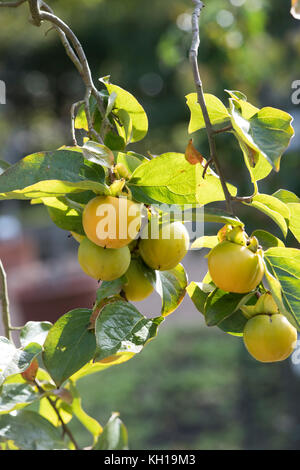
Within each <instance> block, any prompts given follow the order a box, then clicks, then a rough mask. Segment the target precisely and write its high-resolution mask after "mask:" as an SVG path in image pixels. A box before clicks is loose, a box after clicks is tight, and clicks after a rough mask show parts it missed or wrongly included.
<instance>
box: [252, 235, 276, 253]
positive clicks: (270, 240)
mask: <svg viewBox="0 0 300 470" xmlns="http://www.w3.org/2000/svg"><path fill="white" fill-rule="evenodd" d="M251 237H256V238H257V239H258V241H259V244H260V245H261V246H262V248H263V250H264V251H265V250H267V249H268V248H272V247H273V246H284V243H283V242H282V241H281V240H280V239H279V238H277V237H275V236H274V235H272V233H269V232H267V231H266V230H254V232H253V233H252V235H251Z"/></svg>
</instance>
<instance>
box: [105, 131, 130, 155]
mask: <svg viewBox="0 0 300 470" xmlns="http://www.w3.org/2000/svg"><path fill="white" fill-rule="evenodd" d="M104 143H105V145H106V146H107V147H108V148H110V149H111V150H120V151H121V152H122V151H124V150H125V147H126V142H125V141H124V139H123V137H121V136H120V135H118V134H117V133H116V132H113V131H109V132H108V133H107V134H106V136H105V138H104Z"/></svg>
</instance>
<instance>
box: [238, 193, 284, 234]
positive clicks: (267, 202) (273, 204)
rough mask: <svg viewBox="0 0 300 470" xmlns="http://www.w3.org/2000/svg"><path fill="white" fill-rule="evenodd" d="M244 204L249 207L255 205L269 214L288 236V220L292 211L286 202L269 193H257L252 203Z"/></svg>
mask: <svg viewBox="0 0 300 470" xmlns="http://www.w3.org/2000/svg"><path fill="white" fill-rule="evenodd" d="M244 204H245V205H247V206H249V207H254V208H255V209H258V210H259V211H261V212H263V213H264V214H266V215H268V216H269V217H270V218H271V219H273V220H274V222H275V223H276V224H277V225H278V227H279V228H280V229H281V231H282V233H283V235H284V237H286V235H287V232H288V225H287V221H288V220H289V218H290V211H289V208H288V207H287V205H286V204H284V202H281V201H280V200H279V199H277V198H276V197H273V196H270V195H268V194H257V195H256V196H254V198H253V200H252V202H251V203H250V204H248V203H244Z"/></svg>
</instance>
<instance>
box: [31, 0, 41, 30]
mask: <svg viewBox="0 0 300 470" xmlns="http://www.w3.org/2000/svg"><path fill="white" fill-rule="evenodd" d="M28 3H29V8H30V13H31V17H32V21H31V22H32V24H34V25H35V26H41V18H40V9H39V5H40V2H39V0H28Z"/></svg>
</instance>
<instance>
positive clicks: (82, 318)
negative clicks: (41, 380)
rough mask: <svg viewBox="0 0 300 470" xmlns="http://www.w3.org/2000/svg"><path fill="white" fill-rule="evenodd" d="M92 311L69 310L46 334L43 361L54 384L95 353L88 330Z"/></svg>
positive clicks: (60, 381)
mask: <svg viewBox="0 0 300 470" xmlns="http://www.w3.org/2000/svg"><path fill="white" fill-rule="evenodd" d="M91 314H92V311H91V310H89V309H83V308H78V309H75V310H71V311H70V312H68V313H66V314H65V315H63V316H62V317H60V318H59V320H58V321H57V322H56V323H55V324H54V325H53V327H52V328H51V330H50V331H49V333H48V336H47V339H46V341H45V344H44V352H43V360H44V364H45V367H46V369H47V371H48V372H49V374H50V375H51V377H52V379H53V380H54V382H55V383H56V385H57V386H60V385H61V384H62V383H63V382H64V381H65V380H66V379H68V378H69V377H70V376H71V375H73V374H74V373H75V372H76V371H77V370H79V369H81V367H83V366H84V365H85V364H86V363H88V362H89V361H90V360H91V359H92V357H93V355H94V353H95V349H96V340H95V336H94V334H93V332H92V331H91V330H90V329H89V325H90V317H91Z"/></svg>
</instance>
